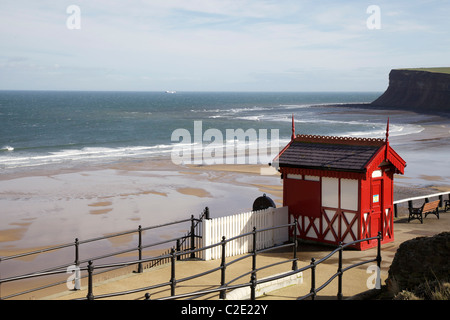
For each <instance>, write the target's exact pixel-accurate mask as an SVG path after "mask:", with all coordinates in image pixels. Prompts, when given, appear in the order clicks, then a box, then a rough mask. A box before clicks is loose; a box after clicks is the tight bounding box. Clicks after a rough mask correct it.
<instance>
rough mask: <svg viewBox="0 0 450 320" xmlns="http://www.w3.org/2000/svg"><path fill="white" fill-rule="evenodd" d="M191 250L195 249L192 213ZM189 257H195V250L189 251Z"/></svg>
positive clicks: (192, 216)
mask: <svg viewBox="0 0 450 320" xmlns="http://www.w3.org/2000/svg"><path fill="white" fill-rule="evenodd" d="M191 250H192V251H193V250H195V223H194V215H191ZM191 258H192V259H194V258H195V252H191Z"/></svg>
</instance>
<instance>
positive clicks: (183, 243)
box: [0, 208, 209, 299]
mask: <svg viewBox="0 0 450 320" xmlns="http://www.w3.org/2000/svg"><path fill="white" fill-rule="evenodd" d="M204 218H209V209H208V208H205V210H204V211H203V212H202V213H201V214H200V217H199V218H198V219H196V218H194V216H193V215H192V216H191V218H190V219H184V220H178V221H174V222H169V223H165V224H161V225H156V226H149V227H144V228H143V227H142V226H139V227H138V229H137V230H136V229H135V230H129V231H125V232H120V233H115V234H111V235H107V236H103V237H97V238H92V239H87V240H82V241H80V240H79V239H78V238H77V239H75V241H74V242H73V243H67V244H63V245H59V246H53V247H49V248H45V249H41V250H35V251H30V252H26V253H21V254H16V255H11V256H6V257H0V263H2V262H5V261H8V260H14V259H20V258H25V257H29V256H33V255H38V254H44V253H50V252H55V251H58V250H61V249H65V248H72V250H73V255H74V262H73V263H67V264H63V265H59V266H54V267H49V268H45V269H43V270H40V271H35V272H31V273H26V274H22V275H18V276H12V277H7V278H3V279H0V288H1V285H2V284H3V283H7V282H13V281H19V280H25V279H31V278H35V277H41V276H50V275H58V274H67V272H68V268H72V267H73V268H72V271H75V272H76V276H75V285H74V289H75V290H78V289H80V280H81V278H82V277H81V275H80V272H81V271H84V270H87V269H86V268H80V265H81V264H83V263H86V262H89V261H91V262H93V261H98V260H101V259H106V258H111V257H115V256H119V255H123V254H125V253H129V252H133V251H137V252H138V259H139V261H140V262H139V263H138V264H137V272H138V273H141V272H143V270H144V269H148V268H151V267H154V266H156V265H159V264H163V263H167V262H169V261H170V260H169V259H167V257H165V256H164V255H162V256H158V257H156V258H154V259H147V260H145V259H142V253H143V250H144V249H147V248H151V247H157V246H161V245H164V244H167V243H174V242H175V243H176V248H177V252H178V253H179V256H178V258H181V257H184V256H186V255H187V254H190V256H191V257H193V254H194V253H192V252H189V253H185V252H186V251H189V250H190V251H192V250H193V249H195V248H198V247H200V246H201V243H200V241H199V239H201V235H200V226H199V222H201V221H202V219H204ZM188 222H190V230H189V232H188V233H187V234H186V235H185V236H182V237H178V238H173V239H168V240H164V241H159V242H154V243H151V244H146V245H144V244H143V237H142V235H143V232H144V231H148V230H154V229H159V228H163V227H167V226H172V225H176V224H182V223H188ZM130 234H137V236H138V244H137V246H136V247H133V248H130V249H126V250H121V251H115V252H113V253H109V254H104V255H101V256H95V257H90V258H87V259H83V260H81V259H80V250H81V249H80V248H81V245H83V244H88V243H94V242H97V241H100V240H105V239H111V238H114V237H119V236H123V235H130ZM145 262H147V264H145ZM126 265H127V264H124V265H123V266H126ZM0 266H1V265H0ZM113 267H114V264H112V267H111V268H113ZM116 267H117V268H119V267H120V264H118V265H116ZM111 268H110V270H108V271H111ZM66 282H67V279H64V280H63V281H57V282H54V283H50V284H46V285H44V286H40V287H37V288H32V289H29V290H25V291H21V292H16V293H14V294H10V295H7V296H3V297H1V296H0V299H10V298H13V297H17V296H21V295H24V294H29V293H33V292H36V291H40V290H44V289H48V288H50V287H54V286H57V285H61V284H65V283H66ZM0 294H1V291H0Z"/></svg>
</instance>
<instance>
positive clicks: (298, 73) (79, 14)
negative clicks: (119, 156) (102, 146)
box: [0, 0, 450, 92]
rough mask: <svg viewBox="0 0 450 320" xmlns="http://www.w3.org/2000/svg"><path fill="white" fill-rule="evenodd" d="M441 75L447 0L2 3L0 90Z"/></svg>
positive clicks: (263, 86) (261, 87) (306, 86)
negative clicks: (404, 71) (425, 71)
mask: <svg viewBox="0 0 450 320" xmlns="http://www.w3.org/2000/svg"><path fill="white" fill-rule="evenodd" d="M449 66H450V1H448V0H399V1H392V0H391V1H381V0H370V1H364V0H345V1H344V0H339V1H336V0H334V1H332V0H316V1H302V0H147V1H146V0H127V1H125V0H122V1H119V0H69V1H67V0H39V1H37V0H33V1H31V0H1V1H0V90H100V91H104V90H106V91H113V90H114V91H116V90H120V91H160V90H164V91H165V90H176V91H295V92H302V91H372V92H382V91H384V90H385V89H386V88H387V86H388V84H389V71H390V70H391V69H395V68H406V67H407V68H413V67H449Z"/></svg>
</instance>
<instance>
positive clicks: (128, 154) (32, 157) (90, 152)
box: [0, 144, 173, 170]
mask: <svg viewBox="0 0 450 320" xmlns="http://www.w3.org/2000/svg"><path fill="white" fill-rule="evenodd" d="M172 148H173V145H172V144H170V145H155V146H133V147H121V148H107V147H84V148H81V149H62V150H60V151H55V152H31V151H26V150H18V151H14V152H9V153H8V154H6V155H0V169H3V170H8V169H17V168H27V167H40V166H46V165H51V166H58V167H61V166H65V165H69V166H72V165H76V164H87V163H100V162H101V163H106V162H113V161H118V160H121V159H125V158H144V157H145V158H148V157H155V156H162V155H165V154H168V153H170V152H171V150H172Z"/></svg>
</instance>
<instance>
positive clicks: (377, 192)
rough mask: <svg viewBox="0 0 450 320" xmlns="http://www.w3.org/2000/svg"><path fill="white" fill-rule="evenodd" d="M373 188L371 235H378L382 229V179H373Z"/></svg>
mask: <svg viewBox="0 0 450 320" xmlns="http://www.w3.org/2000/svg"><path fill="white" fill-rule="evenodd" d="M371 190H372V192H371V203H372V205H371V206H372V212H371V217H370V236H371V237H376V236H377V235H378V231H381V210H382V208H381V207H382V206H381V203H382V202H381V197H382V194H381V190H382V188H381V180H372V188H371Z"/></svg>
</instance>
